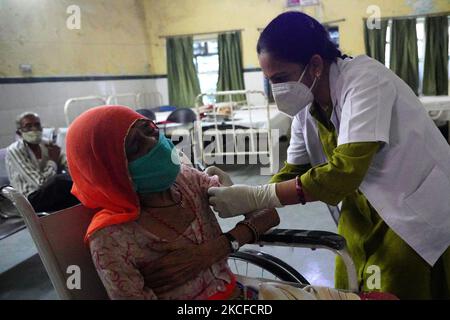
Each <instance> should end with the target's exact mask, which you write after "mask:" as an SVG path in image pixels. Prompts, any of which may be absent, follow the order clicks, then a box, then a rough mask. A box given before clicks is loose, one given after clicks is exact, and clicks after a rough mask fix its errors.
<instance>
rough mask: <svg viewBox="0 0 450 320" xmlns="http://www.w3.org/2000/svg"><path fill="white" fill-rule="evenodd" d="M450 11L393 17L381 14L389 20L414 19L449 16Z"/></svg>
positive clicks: (384, 18) (383, 18)
mask: <svg viewBox="0 0 450 320" xmlns="http://www.w3.org/2000/svg"><path fill="white" fill-rule="evenodd" d="M449 15H450V11H445V12H432V13H418V14H411V15H407V16H392V17H383V16H381V17H380V18H381V20H389V19H414V18H426V17H438V16H449ZM367 19H368V18H367V17H364V18H363V20H367Z"/></svg>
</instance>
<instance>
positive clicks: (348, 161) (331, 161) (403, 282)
mask: <svg viewBox="0 0 450 320" xmlns="http://www.w3.org/2000/svg"><path fill="white" fill-rule="evenodd" d="M311 114H312V115H313V116H314V117H315V118H316V120H317V124H318V128H319V137H320V141H321V142H322V147H323V150H324V152H325V155H326V156H327V159H328V163H326V164H323V165H319V166H316V167H314V168H311V166H310V165H292V164H289V163H286V164H285V166H284V167H283V169H281V171H280V172H279V173H277V174H276V175H274V176H273V177H272V180H271V182H280V181H286V180H289V179H293V178H295V177H296V176H297V175H300V176H301V177H300V179H301V182H302V185H303V187H304V189H305V191H306V192H307V193H308V194H310V195H312V196H313V197H315V198H316V199H318V200H320V201H323V202H325V203H327V204H331V205H336V204H337V203H339V202H340V201H342V209H341V216H340V219H339V225H338V233H339V234H340V235H342V236H344V237H345V239H346V241H347V247H348V250H349V252H350V255H351V256H352V258H353V261H354V263H355V266H356V270H357V274H358V280H359V284H360V290H361V291H382V292H390V293H393V294H395V295H396V296H397V297H399V298H400V299H450V290H449V289H450V250H447V251H446V252H445V253H444V254H443V255H442V256H441V258H440V259H439V260H438V262H437V263H436V264H435V265H434V267H430V266H429V265H428V264H427V263H426V262H425V260H423V259H422V258H421V257H420V256H419V255H418V254H417V253H416V252H415V251H414V250H413V249H412V248H411V247H410V246H409V245H408V244H407V243H406V242H405V241H403V240H402V239H401V238H400V237H399V236H397V235H396V234H395V233H394V231H392V230H391V229H390V228H389V227H388V226H387V225H386V223H385V222H384V221H383V220H382V219H381V218H380V216H379V215H378V213H377V212H376V211H375V209H374V208H373V207H372V206H371V205H370V203H369V201H368V200H367V199H366V197H365V196H364V195H363V194H362V193H361V192H360V191H359V190H358V188H359V185H360V184H361V182H362V181H363V179H364V176H365V174H366V172H367V170H368V168H369V167H370V164H371V161H372V158H373V156H374V155H375V154H376V152H377V151H378V149H379V148H380V146H381V145H380V144H379V143H378V142H361V143H349V144H345V145H341V146H337V134H336V131H335V128H334V126H333V124H332V123H331V122H330V121H329V118H330V114H328V115H325V114H324V113H323V112H320V110H319V109H318V107H317V106H315V107H313V108H311ZM373 266H375V267H373ZM378 270H379V271H380V272H379V275H380V277H379V279H380V282H379V284H380V287H379V289H377V282H376V278H375V277H376V273H377V271H378ZM335 286H336V288H338V289H347V288H348V287H347V273H346V270H345V265H344V263H343V261H342V259H341V258H340V257H337V259H336V270H335Z"/></svg>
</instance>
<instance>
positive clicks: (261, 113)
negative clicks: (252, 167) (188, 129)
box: [193, 90, 290, 174]
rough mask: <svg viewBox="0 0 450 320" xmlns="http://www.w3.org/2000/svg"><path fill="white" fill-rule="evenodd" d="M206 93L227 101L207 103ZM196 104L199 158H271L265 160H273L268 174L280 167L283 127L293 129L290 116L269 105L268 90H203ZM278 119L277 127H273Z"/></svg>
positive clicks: (211, 98) (195, 142) (208, 160)
mask: <svg viewBox="0 0 450 320" xmlns="http://www.w3.org/2000/svg"><path fill="white" fill-rule="evenodd" d="M254 96H257V99H255V97H254ZM206 97H207V98H208V99H207V100H209V101H220V100H223V102H216V103H213V104H210V105H207V106H205V105H204V103H203V101H204V98H206ZM243 97H244V99H243ZM254 101H260V104H258V105H256V104H254ZM261 101H262V103H261ZM195 105H196V112H197V122H196V126H195V133H194V140H193V148H194V157H195V158H196V159H198V160H199V161H201V162H203V163H207V164H208V165H209V164H213V163H217V162H216V161H222V160H217V159H220V158H221V157H226V158H227V159H234V158H230V157H234V156H237V157H245V156H248V157H249V158H251V157H253V158H254V159H256V157H259V159H258V160H259V161H260V162H261V163H262V162H263V161H262V159H264V158H265V159H266V160H267V161H265V162H268V163H264V164H269V170H268V172H267V173H268V174H274V173H275V172H276V171H277V169H276V168H275V166H274V164H275V163H276V161H277V160H276V159H274V156H277V155H278V153H277V152H276V151H275V150H276V147H278V142H279V137H280V131H281V134H282V135H286V134H287V132H288V130H289V127H290V119H289V118H288V117H287V116H284V115H282V114H281V113H280V112H279V111H278V110H277V109H276V108H275V107H271V106H270V105H269V102H268V99H267V97H266V95H265V93H264V92H262V91H257V90H235V91H218V92H213V93H202V94H200V95H198V96H197V98H196V101H195ZM274 123H276V125H277V126H276V127H273V124H274ZM208 143H209V144H208ZM211 144H212V145H211ZM212 159H215V160H212ZM238 159H239V158H238ZM233 162H234V160H233ZM219 163H220V162H219Z"/></svg>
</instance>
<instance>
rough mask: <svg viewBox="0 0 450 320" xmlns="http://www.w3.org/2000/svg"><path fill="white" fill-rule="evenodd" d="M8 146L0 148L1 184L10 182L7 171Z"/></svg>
mask: <svg viewBox="0 0 450 320" xmlns="http://www.w3.org/2000/svg"><path fill="white" fill-rule="evenodd" d="M5 158H6V148H3V149H0V186H2V185H5V184H9V178H8V173H7V172H6V162H5Z"/></svg>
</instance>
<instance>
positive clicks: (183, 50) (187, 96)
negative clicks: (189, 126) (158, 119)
mask: <svg viewBox="0 0 450 320" xmlns="http://www.w3.org/2000/svg"><path fill="white" fill-rule="evenodd" d="M166 49H167V79H168V85H169V101H170V104H171V105H173V106H177V107H193V106H194V105H195V98H196V97H197V95H199V94H200V82H199V80H198V76H197V70H196V69H195V65H194V50H193V40H192V37H175V38H168V39H167V44H166Z"/></svg>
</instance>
